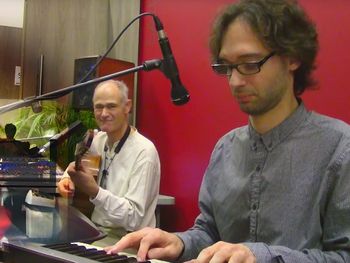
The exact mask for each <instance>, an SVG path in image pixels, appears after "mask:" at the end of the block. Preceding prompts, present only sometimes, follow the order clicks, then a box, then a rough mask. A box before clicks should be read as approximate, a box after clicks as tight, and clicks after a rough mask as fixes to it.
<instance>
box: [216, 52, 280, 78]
mask: <svg viewBox="0 0 350 263" xmlns="http://www.w3.org/2000/svg"><path fill="white" fill-rule="evenodd" d="M275 54H276V53H275V52H274V51H273V52H271V53H270V54H268V55H267V56H266V57H264V58H263V59H262V60H260V61H258V62H243V63H238V64H227V63H214V64H211V67H212V69H213V71H214V72H215V73H216V74H219V75H225V76H231V75H232V71H233V70H234V69H236V70H237V71H238V72H239V73H240V74H242V75H254V74H257V73H259V72H260V71H261V67H262V66H263V65H264V64H265V63H266V62H267V61H268V59H269V58H271V57H272V56H274V55H275ZM242 65H251V66H256V71H254V72H251V73H246V72H244V71H242V70H241V69H240V66H242ZM223 66H225V68H226V73H222V72H221V71H220V70H218V69H219V67H223ZM227 69H230V71H228V70H227ZM228 72H229V73H228Z"/></svg>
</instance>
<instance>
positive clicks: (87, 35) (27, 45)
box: [23, 0, 140, 98]
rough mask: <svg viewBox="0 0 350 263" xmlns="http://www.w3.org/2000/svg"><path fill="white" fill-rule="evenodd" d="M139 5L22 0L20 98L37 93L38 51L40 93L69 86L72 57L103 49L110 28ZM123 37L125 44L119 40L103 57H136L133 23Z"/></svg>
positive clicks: (107, 0) (135, 1)
mask: <svg viewBox="0 0 350 263" xmlns="http://www.w3.org/2000/svg"><path fill="white" fill-rule="evenodd" d="M139 7H140V4H139V0H60V1H51V0H26V12H25V13H26V15H25V20H24V21H25V22H24V24H25V25H24V30H25V41H24V58H23V61H24V62H23V64H24V69H23V98H25V97H28V96H33V95H35V93H36V88H37V85H38V81H37V73H38V70H39V65H38V64H39V59H40V55H41V54H43V55H44V85H43V93H47V92H50V91H54V90H57V89H61V88H64V87H67V86H70V85H72V84H73V79H74V76H73V74H74V59H75V58H80V57H86V56H94V55H102V54H103V53H105V51H106V50H107V48H108V47H109V46H110V44H111V42H112V40H114V37H115V36H116V34H117V33H116V32H115V31H116V30H117V31H118V30H119V28H120V26H122V25H124V24H127V23H128V22H129V21H130V20H131V19H132V18H133V17H135V16H136V15H137V14H138V13H139ZM118 14H119V15H118ZM120 14H123V15H120ZM122 19H123V20H124V19H125V20H126V21H121V20H122ZM131 36H132V39H131V40H130V37H131ZM128 38H129V39H128V41H127V43H126V44H125V43H124V46H126V47H125V48H122V46H123V44H122V43H118V44H117V45H118V48H117V49H115V50H116V51H115V50H114V51H113V52H112V53H111V54H110V55H109V56H108V57H110V58H118V59H123V60H127V61H130V62H134V61H135V60H137V54H138V50H137V49H138V26H137V28H136V29H135V28H134V29H133V31H132V34H131V35H130V33H128ZM130 43H133V44H130ZM135 43H137V45H136V44H135ZM126 51H127V52H126ZM121 54H122V55H121Z"/></svg>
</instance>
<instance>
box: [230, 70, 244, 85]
mask: <svg viewBox="0 0 350 263" xmlns="http://www.w3.org/2000/svg"><path fill="white" fill-rule="evenodd" d="M228 82H229V85H230V87H231V89H235V88H237V87H241V86H244V85H245V84H246V76H244V75H242V74H241V73H239V72H238V71H237V69H232V72H231V75H230V76H228Z"/></svg>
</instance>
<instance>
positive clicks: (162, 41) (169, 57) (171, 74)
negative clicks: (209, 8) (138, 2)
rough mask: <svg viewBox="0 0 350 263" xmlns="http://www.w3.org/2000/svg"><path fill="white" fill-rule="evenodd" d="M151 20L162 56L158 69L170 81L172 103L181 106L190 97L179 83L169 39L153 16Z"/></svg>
mask: <svg viewBox="0 0 350 263" xmlns="http://www.w3.org/2000/svg"><path fill="white" fill-rule="evenodd" d="M153 19H154V22H155V24H156V29H157V33H158V41H159V45H160V49H161V51H162V55H163V60H162V64H161V67H160V69H161V71H162V72H163V73H164V75H165V76H166V77H167V78H168V79H170V81H171V99H172V102H173V103H174V104H175V105H183V104H185V103H187V102H188V101H189V100H190V95H189V93H188V92H187V90H186V89H185V87H184V86H183V85H182V83H181V80H180V76H179V71H178V69H177V65H176V61H175V58H174V55H173V52H172V50H171V47H170V43H169V39H168V37H167V36H166V34H165V32H164V30H163V25H162V22H161V21H160V20H159V18H158V17H157V16H155V15H154V16H153Z"/></svg>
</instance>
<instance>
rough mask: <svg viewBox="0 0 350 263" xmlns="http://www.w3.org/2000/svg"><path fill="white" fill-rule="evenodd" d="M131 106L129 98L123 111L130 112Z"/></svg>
mask: <svg viewBox="0 0 350 263" xmlns="http://www.w3.org/2000/svg"><path fill="white" fill-rule="evenodd" d="M131 107H132V101H131V100H130V99H128V100H127V102H126V103H125V113H130V112H131Z"/></svg>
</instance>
